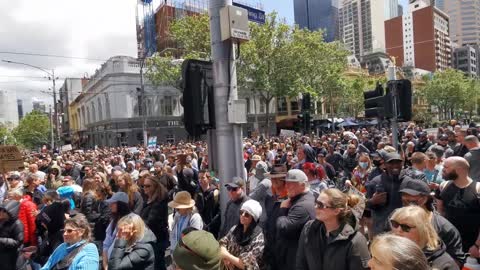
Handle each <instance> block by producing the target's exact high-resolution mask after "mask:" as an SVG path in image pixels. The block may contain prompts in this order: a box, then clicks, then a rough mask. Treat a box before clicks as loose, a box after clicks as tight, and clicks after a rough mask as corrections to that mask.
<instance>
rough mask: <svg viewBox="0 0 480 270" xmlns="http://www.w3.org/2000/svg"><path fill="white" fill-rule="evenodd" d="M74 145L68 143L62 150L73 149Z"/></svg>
mask: <svg viewBox="0 0 480 270" xmlns="http://www.w3.org/2000/svg"><path fill="white" fill-rule="evenodd" d="M72 150H73V147H72V145H71V144H66V145H63V146H62V152H67V151H72Z"/></svg>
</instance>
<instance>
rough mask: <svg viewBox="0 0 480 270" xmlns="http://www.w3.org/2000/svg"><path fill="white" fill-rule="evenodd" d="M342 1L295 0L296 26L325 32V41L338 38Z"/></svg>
mask: <svg viewBox="0 0 480 270" xmlns="http://www.w3.org/2000/svg"><path fill="white" fill-rule="evenodd" d="M339 1H340V0H294V1H293V11H294V17H295V24H298V26H299V27H300V28H307V29H309V30H312V31H315V30H319V29H323V30H324V31H325V41H327V42H331V41H334V40H336V39H337V38H338V34H337V16H338V2H339Z"/></svg>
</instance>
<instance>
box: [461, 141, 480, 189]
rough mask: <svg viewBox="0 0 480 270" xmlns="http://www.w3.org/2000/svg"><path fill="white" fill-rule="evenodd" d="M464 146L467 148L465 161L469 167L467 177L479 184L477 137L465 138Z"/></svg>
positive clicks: (479, 157)
mask: <svg viewBox="0 0 480 270" xmlns="http://www.w3.org/2000/svg"><path fill="white" fill-rule="evenodd" d="M465 146H466V147H467V148H468V153H466V154H465V159H466V160H467V162H468V164H469V165H470V171H469V173H468V176H469V177H470V178H472V179H473V180H475V181H477V182H480V163H479V162H478V161H479V160H480V142H479V140H478V137H477V136H473V135H469V136H467V137H465Z"/></svg>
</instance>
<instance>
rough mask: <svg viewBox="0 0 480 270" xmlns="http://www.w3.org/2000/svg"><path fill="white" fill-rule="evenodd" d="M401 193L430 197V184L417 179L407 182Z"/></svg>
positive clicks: (402, 185) (401, 186) (403, 183)
mask: <svg viewBox="0 0 480 270" xmlns="http://www.w3.org/2000/svg"><path fill="white" fill-rule="evenodd" d="M400 192H401V193H407V194H410V195H412V196H418V195H430V187H428V184H427V183H425V182H423V181H421V180H416V179H410V180H405V181H403V182H402V184H401V185H400Z"/></svg>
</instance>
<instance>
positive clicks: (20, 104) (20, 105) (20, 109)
mask: <svg viewBox="0 0 480 270" xmlns="http://www.w3.org/2000/svg"><path fill="white" fill-rule="evenodd" d="M17 111H18V121H20V120H22V118H23V116H24V115H23V100H21V99H17Z"/></svg>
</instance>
